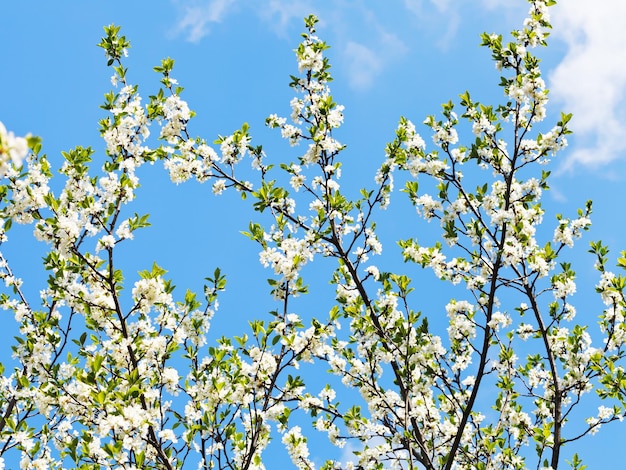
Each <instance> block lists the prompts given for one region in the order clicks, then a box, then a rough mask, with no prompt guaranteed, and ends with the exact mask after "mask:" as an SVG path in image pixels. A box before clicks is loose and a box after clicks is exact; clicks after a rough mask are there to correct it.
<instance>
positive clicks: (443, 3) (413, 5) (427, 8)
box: [404, 0, 462, 49]
mask: <svg viewBox="0 0 626 470" xmlns="http://www.w3.org/2000/svg"><path fill="white" fill-rule="evenodd" d="M424 3H427V5H424ZM404 6H405V8H406V9H407V10H409V11H410V12H411V13H412V14H413V15H415V16H416V18H417V19H418V21H420V23H422V24H425V25H428V26H429V27H433V26H434V24H435V23H436V28H434V29H436V30H437V34H438V39H437V45H438V46H439V47H440V48H442V49H448V48H449V47H450V45H451V44H452V42H453V40H454V37H455V35H456V32H457V30H458V28H459V25H460V23H461V18H460V11H461V7H462V2H459V1H456V2H452V1H451V0H428V2H425V1H424V0H404ZM433 7H434V8H433Z"/></svg>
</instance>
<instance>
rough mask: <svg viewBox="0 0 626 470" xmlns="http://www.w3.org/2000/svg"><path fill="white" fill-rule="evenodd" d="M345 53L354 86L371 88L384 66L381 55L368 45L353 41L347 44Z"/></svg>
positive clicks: (356, 87) (360, 88)
mask: <svg viewBox="0 0 626 470" xmlns="http://www.w3.org/2000/svg"><path fill="white" fill-rule="evenodd" d="M344 55H345V57H346V61H345V66H346V67H347V69H348V77H349V80H350V84H351V85H352V87H353V88H355V89H357V90H367V89H368V88H370V87H371V86H372V84H373V82H374V77H375V76H376V75H378V73H379V72H380V70H381V68H382V66H383V64H382V59H381V57H380V56H379V55H378V54H376V53H375V52H374V51H373V50H372V49H370V48H368V47H367V46H364V45H363V44H359V43H358V42H353V41H350V42H348V44H346V47H345V50H344Z"/></svg>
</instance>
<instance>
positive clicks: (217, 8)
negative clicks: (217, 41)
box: [175, 0, 235, 42]
mask: <svg viewBox="0 0 626 470" xmlns="http://www.w3.org/2000/svg"><path fill="white" fill-rule="evenodd" d="M234 5H235V0H209V1H208V2H207V1H205V2H201V3H199V4H198V3H197V2H196V3H193V4H183V5H182V11H183V16H182V18H181V19H180V20H179V21H178V23H177V24H176V27H175V30H176V32H177V33H183V34H185V35H186V37H187V40H188V41H191V42H198V41H200V40H201V39H202V38H203V37H204V36H206V35H207V34H208V33H209V25H210V24H211V23H219V22H221V21H222V19H223V18H224V17H225V16H226V14H227V13H228V12H229V11H230V10H231V9H232V7H233V6H234Z"/></svg>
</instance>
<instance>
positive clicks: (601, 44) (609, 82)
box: [549, 0, 626, 168]
mask: <svg viewBox="0 0 626 470" xmlns="http://www.w3.org/2000/svg"><path fill="white" fill-rule="evenodd" d="M625 17H626V2H616V1H613V2H595V3H594V4H593V5H591V4H590V3H589V2H588V1H586V0H567V1H566V2H565V1H564V2H560V3H559V4H558V5H557V6H556V7H555V8H554V9H553V10H552V23H553V26H554V31H553V37H555V38H557V39H558V40H561V41H563V42H564V43H565V44H566V46H567V53H566V55H565V57H564V58H563V60H562V61H561V62H560V63H559V64H558V65H557V67H556V68H555V69H554V70H553V71H552V73H550V75H549V87H550V90H551V91H550V94H551V97H552V98H553V99H554V100H555V101H557V102H558V104H559V105H560V106H561V107H562V108H563V109H564V110H565V111H567V112H572V113H573V114H574V117H573V119H572V122H571V127H572V129H573V131H574V133H575V138H576V142H577V143H578V145H577V146H576V148H572V149H571V151H570V152H569V153H568V160H567V163H566V168H571V167H573V166H574V165H576V164H583V165H589V166H600V165H602V164H606V163H609V162H611V161H614V160H616V159H620V158H622V159H623V158H626V138H625V137H624V136H626V112H624V105H625V104H626V102H625V101H626V100H625V98H626V61H625V60H623V48H624V44H625V43H626V28H624V25H623V22H622V21H617V19H618V18H625Z"/></svg>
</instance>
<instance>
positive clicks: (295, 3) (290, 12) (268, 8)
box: [257, 0, 317, 36]
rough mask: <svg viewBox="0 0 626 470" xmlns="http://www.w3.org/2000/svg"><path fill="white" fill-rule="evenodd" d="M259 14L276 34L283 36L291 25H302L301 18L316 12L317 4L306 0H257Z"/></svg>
mask: <svg viewBox="0 0 626 470" xmlns="http://www.w3.org/2000/svg"><path fill="white" fill-rule="evenodd" d="M257 6H258V7H259V8H258V12H259V16H260V17H261V18H262V19H264V20H265V21H266V22H267V23H268V25H269V26H270V27H271V28H272V29H273V31H274V33H276V34H277V35H278V36H285V35H286V34H287V32H288V30H289V27H290V26H291V25H295V24H297V25H298V26H301V25H302V18H304V17H305V16H308V15H310V14H311V13H314V14H315V13H316V12H317V6H316V5H315V4H311V2H307V1H306V0H291V1H288V2H285V1H284V0H269V1H266V2H262V1H259V2H258V4H257Z"/></svg>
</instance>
